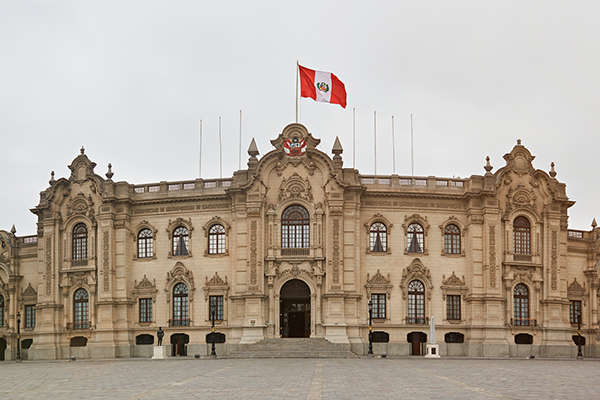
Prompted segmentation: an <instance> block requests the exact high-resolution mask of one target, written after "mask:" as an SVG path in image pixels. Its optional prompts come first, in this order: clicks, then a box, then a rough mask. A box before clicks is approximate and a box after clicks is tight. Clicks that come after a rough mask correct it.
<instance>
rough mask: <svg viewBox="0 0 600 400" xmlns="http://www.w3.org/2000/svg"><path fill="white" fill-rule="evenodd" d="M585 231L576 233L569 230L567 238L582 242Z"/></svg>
mask: <svg viewBox="0 0 600 400" xmlns="http://www.w3.org/2000/svg"><path fill="white" fill-rule="evenodd" d="M583 233H584V232H583V231H576V230H573V229H569V230H568V231H567V237H568V238H569V239H573V240H582V239H583Z"/></svg>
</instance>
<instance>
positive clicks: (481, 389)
mask: <svg viewBox="0 0 600 400" xmlns="http://www.w3.org/2000/svg"><path fill="white" fill-rule="evenodd" d="M599 376H600V362H599V361H576V360H573V361H553V360H470V359H464V360H456V359H441V360H426V359H423V358H419V359H416V358H412V359H254V360H244V359H223V360H194V359H182V360H164V361H151V360H123V361H121V360H115V361H75V362H70V361H59V362H23V363H15V362H3V363H0V399H6V400H9V399H10V400H12V399H36V400H44V399H52V400H63V399H64V400H69V399H85V400H93V399H128V400H135V399H160V400H167V399H236V400H241V399H249V400H251V399H261V400H265V399H302V400H306V399H310V400H313V399H375V398H377V399H571V400H573V399H598V398H600V385H599V381H598V377H599Z"/></svg>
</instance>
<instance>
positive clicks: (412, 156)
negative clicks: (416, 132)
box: [410, 113, 415, 176]
mask: <svg viewBox="0 0 600 400" xmlns="http://www.w3.org/2000/svg"><path fill="white" fill-rule="evenodd" d="M410 171H411V172H410V174H411V176H415V151H414V144H413V113H410Z"/></svg>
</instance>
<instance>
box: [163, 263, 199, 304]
mask: <svg viewBox="0 0 600 400" xmlns="http://www.w3.org/2000/svg"><path fill="white" fill-rule="evenodd" d="M179 282H183V283H185V284H186V285H187V286H188V288H189V291H190V300H193V293H194V290H196V286H195V285H194V274H193V273H192V271H190V270H189V269H187V268H186V267H185V265H183V263H181V262H178V263H176V264H175V266H174V267H173V269H172V270H171V271H169V272H167V281H166V282H165V292H167V293H169V295H168V296H167V299H170V298H171V296H170V293H171V290H172V288H173V287H174V286H175V285H176V284H177V283H179ZM167 301H168V300H167Z"/></svg>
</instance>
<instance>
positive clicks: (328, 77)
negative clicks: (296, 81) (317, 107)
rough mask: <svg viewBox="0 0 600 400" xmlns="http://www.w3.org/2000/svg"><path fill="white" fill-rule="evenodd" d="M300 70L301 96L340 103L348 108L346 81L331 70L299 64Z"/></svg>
mask: <svg viewBox="0 0 600 400" xmlns="http://www.w3.org/2000/svg"><path fill="white" fill-rule="evenodd" d="M298 69H299V70H300V85H301V91H300V96H302V97H310V98H311V99H313V100H315V101H323V102H325V103H332V104H339V105H340V106H342V107H344V108H346V88H345V87H344V83H343V82H342V81H340V80H339V79H338V77H337V76H335V75H334V74H332V73H331V72H323V71H315V70H314V69H308V68H306V67H303V66H301V65H298Z"/></svg>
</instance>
